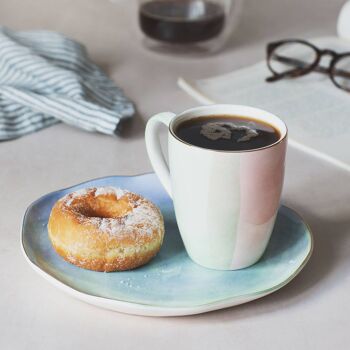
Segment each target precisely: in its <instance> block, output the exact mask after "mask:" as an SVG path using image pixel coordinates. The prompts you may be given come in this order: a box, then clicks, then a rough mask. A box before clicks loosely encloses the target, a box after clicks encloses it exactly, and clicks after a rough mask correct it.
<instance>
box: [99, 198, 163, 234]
mask: <svg viewBox="0 0 350 350" xmlns="http://www.w3.org/2000/svg"><path fill="white" fill-rule="evenodd" d="M132 206H133V209H132V210H130V212H128V213H127V214H126V215H125V216H123V217H120V218H94V219H95V220H94V224H95V225H96V226H97V227H98V229H99V230H100V231H101V232H104V233H108V234H109V235H111V237H118V236H119V237H123V236H125V235H130V234H133V233H136V234H137V235H139V236H151V235H152V234H153V232H154V231H158V230H159V228H160V227H161V224H162V221H161V219H160V213H159V211H158V209H157V208H155V207H154V206H153V205H151V204H150V203H149V202H147V201H145V200H143V199H140V200H138V201H136V202H134V203H132Z"/></svg>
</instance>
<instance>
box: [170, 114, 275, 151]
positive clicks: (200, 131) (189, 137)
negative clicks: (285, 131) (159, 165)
mask: <svg viewBox="0 0 350 350" xmlns="http://www.w3.org/2000/svg"><path fill="white" fill-rule="evenodd" d="M174 132H175V134H176V136H177V137H179V138H180V139H181V140H183V141H185V142H187V143H189V144H191V145H194V146H198V147H202V148H208V149H212V150H220V151H246V150H253V149H258V148H262V147H266V146H269V145H272V144H274V143H275V142H277V141H278V140H279V139H280V137H281V135H280V133H279V131H278V130H277V129H275V128H274V127H273V126H272V125H270V124H267V123H263V122H261V121H258V120H255V119H251V118H247V117H240V116H230V115H229V116H226V115H217V116H203V117H196V118H193V119H189V120H186V121H184V122H182V123H180V124H179V125H178V126H177V127H176V128H175V130H174Z"/></svg>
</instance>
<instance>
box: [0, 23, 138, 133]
mask: <svg viewBox="0 0 350 350" xmlns="http://www.w3.org/2000/svg"><path fill="white" fill-rule="evenodd" d="M134 112H135V110H134V106H133V104H132V102H130V100H129V99H128V98H126V97H125V96H124V94H123V92H122V91H121V90H120V89H119V88H118V87H117V86H116V85H115V84H114V83H113V82H112V81H111V80H110V79H108V78H107V77H106V75H105V74H104V73H103V72H102V71H101V69H99V68H98V67H97V66H96V65H95V64H93V63H92V62H91V61H90V60H89V58H88V56H87V53H86V50H85V48H84V47H83V46H82V45H80V44H79V43H77V42H75V41H73V40H70V39H68V38H67V37H65V36H63V35H61V34H58V33H54V32H48V31H26V32H14V31H12V30H10V29H8V28H4V27H0V140H8V139H12V138H16V137H20V136H22V135H25V134H28V133H31V132H34V131H37V130H39V129H42V128H45V127H47V126H50V125H53V124H56V123H58V122H60V121H62V122H64V123H67V124H70V125H72V126H76V127H78V128H81V129H84V130H88V131H98V132H101V133H104V134H108V135H114V134H115V133H116V131H117V129H118V125H119V123H120V121H121V120H122V119H125V118H129V117H131V116H132V115H133V114H134Z"/></svg>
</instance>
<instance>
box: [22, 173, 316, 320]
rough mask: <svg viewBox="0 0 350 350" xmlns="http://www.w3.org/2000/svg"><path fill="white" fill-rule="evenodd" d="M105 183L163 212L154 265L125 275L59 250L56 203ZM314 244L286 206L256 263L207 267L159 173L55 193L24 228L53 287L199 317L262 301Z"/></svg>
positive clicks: (101, 301) (137, 310)
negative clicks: (80, 262)
mask: <svg viewBox="0 0 350 350" xmlns="http://www.w3.org/2000/svg"><path fill="white" fill-rule="evenodd" d="M101 186H115V187H120V188H125V189H128V190H130V191H133V192H137V193H140V194H142V195H143V196H145V197H147V198H148V199H150V200H151V201H153V202H154V203H155V204H156V205H157V206H158V207H159V208H160V209H161V211H162V213H163V216H164V221H165V229H166V233H165V239H164V244H163V246H162V248H161V250H160V252H159V253H158V255H157V256H156V257H155V258H154V259H153V260H152V261H151V262H150V263H148V264H147V265H145V266H142V267H140V268H138V269H135V270H132V271H125V272H112V273H103V272H94V271H89V270H84V269H81V268H79V267H76V266H74V265H72V264H70V263H67V262H65V261H64V260H63V259H62V258H60V257H59V256H58V255H57V254H56V252H55V251H54V250H53V248H52V246H51V244H50V241H49V239H48V234H47V222H48V218H49V215H50V211H51V208H52V206H53V205H54V203H55V202H56V201H57V200H58V199H59V198H61V197H62V196H64V195H65V194H66V193H69V192H72V191H76V190H78V189H80V188H85V187H101ZM312 247H313V239H312V235H311V232H310V230H309V228H308V226H307V225H306V224H305V223H304V222H303V220H302V219H301V218H300V217H299V216H298V215H297V214H296V213H295V212H294V211H292V210H291V209H289V208H287V207H283V206H282V207H281V208H280V210H279V213H278V217H277V222H276V225H275V228H274V231H273V234H272V237H271V240H270V242H269V245H268V247H267V249H266V251H265V253H264V255H263V257H262V258H261V259H260V260H259V261H258V262H257V263H256V264H255V265H253V266H251V267H249V268H246V269H243V270H238V271H216V270H209V269H205V268H203V267H201V266H199V265H197V264H195V263H194V262H192V260H191V259H190V258H189V257H188V255H187V253H186V251H185V248H184V246H183V243H182V241H181V237H180V234H179V231H178V228H177V225H176V220H175V215H174V208H173V204H172V200H171V199H170V198H169V196H168V195H167V193H166V192H165V191H164V189H163V187H162V186H161V184H160V182H159V180H158V179H157V177H156V176H155V174H145V175H137V176H111V177H104V178H100V179H96V180H91V181H88V182H85V183H82V184H79V185H76V186H73V187H70V188H67V189H64V190H60V191H56V192H53V193H49V194H47V195H45V196H43V197H41V198H40V199H38V200H37V201H35V202H34V203H32V204H31V205H30V206H29V208H28V209H27V211H26V213H25V216H24V220H23V227H22V248H23V252H24V255H25V257H26V259H27V261H28V263H29V264H30V265H31V267H32V268H33V269H34V270H35V271H37V272H38V273H39V274H40V275H42V276H43V277H44V278H45V279H47V280H48V281H49V282H51V283H52V284H53V285H55V286H57V287H59V288H60V289H62V290H63V291H65V292H67V293H68V294H70V295H72V296H74V297H76V298H78V299H81V300H83V301H85V302H87V303H90V304H93V305H97V306H100V307H104V308H107V309H111V310H115V311H120V312H125V313H130V314H137V315H147V316H180V315H191V314H198V313H203V312H208V311H212V310H217V309H222V308H227V307H231V306H235V305H238V304H242V303H246V302H248V301H251V300H254V299H257V298H261V297H263V296H265V295H267V294H270V293H272V292H274V291H276V290H278V289H280V288H281V287H283V286H285V285H286V284H287V283H288V282H290V281H291V280H292V279H293V278H294V277H295V276H296V275H297V274H298V273H299V272H300V271H301V270H302V268H303V267H304V266H305V264H306V263H307V261H308V259H309V257H310V255H311V252H312Z"/></svg>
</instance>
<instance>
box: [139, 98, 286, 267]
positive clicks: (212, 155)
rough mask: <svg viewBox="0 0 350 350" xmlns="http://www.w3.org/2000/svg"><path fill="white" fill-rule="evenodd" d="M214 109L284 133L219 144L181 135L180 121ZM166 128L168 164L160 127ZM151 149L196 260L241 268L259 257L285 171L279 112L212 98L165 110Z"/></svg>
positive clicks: (154, 123) (150, 132)
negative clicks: (231, 146)
mask: <svg viewBox="0 0 350 350" xmlns="http://www.w3.org/2000/svg"><path fill="white" fill-rule="evenodd" d="M211 115H214V116H215V115H218V116H219V115H226V116H227V115H232V116H240V117H247V118H252V119H255V120H258V121H261V122H265V123H268V124H270V125H272V126H273V127H274V128H275V129H276V130H278V131H279V134H280V138H279V139H278V140H277V141H276V142H275V143H273V144H271V145H268V146H266V147H262V148H258V149H253V150H244V151H218V150H211V149H207V148H201V147H198V146H194V145H191V144H189V143H186V142H185V141H183V140H181V139H180V138H179V137H178V136H177V135H176V133H175V130H176V127H177V126H178V125H179V124H180V123H182V122H183V121H185V120H188V119H191V118H195V117H199V116H211ZM163 124H164V125H165V126H167V128H168V160H169V161H168V163H169V165H168V164H167V162H166V160H165V158H164V155H163V153H162V150H161V146H160V142H159V131H160V128H161V126H162V125H163ZM145 138H146V147H147V152H148V155H149V158H150V161H151V163H152V166H153V168H154V171H155V173H156V174H157V176H158V177H159V179H160V181H161V183H162V185H163V186H164V188H165V189H166V191H167V192H168V194H169V195H170V197H172V199H173V202H174V208H175V215H176V220H177V224H178V227H179V231H180V234H181V237H182V240H183V242H184V245H185V248H186V251H187V253H188V255H189V256H190V257H191V259H192V260H193V261H194V262H196V263H198V264H199V265H202V266H204V267H207V268H212V269H218V270H236V269H241V268H244V267H248V266H250V265H252V264H254V263H255V262H257V261H258V260H259V259H260V257H261V256H262V254H263V253H264V250H265V248H266V246H267V244H268V241H269V239H270V236H271V233H272V230H273V226H274V223H275V219H276V215H277V211H278V208H279V202H280V196H281V191H282V186H283V178H284V161H285V154H286V146H287V127H286V125H285V124H284V122H283V121H282V120H281V119H279V118H278V117H276V116H275V115H273V114H271V113H269V112H266V111H263V110H261V109H258V108H253V107H248V106H240V105H209V106H201V107H196V108H192V109H189V110H186V111H185V112H182V113H180V114H178V115H176V114H174V113H171V112H164V113H160V114H157V115H155V116H153V117H152V118H151V119H150V120H149V121H148V123H147V126H146V134H145Z"/></svg>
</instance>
